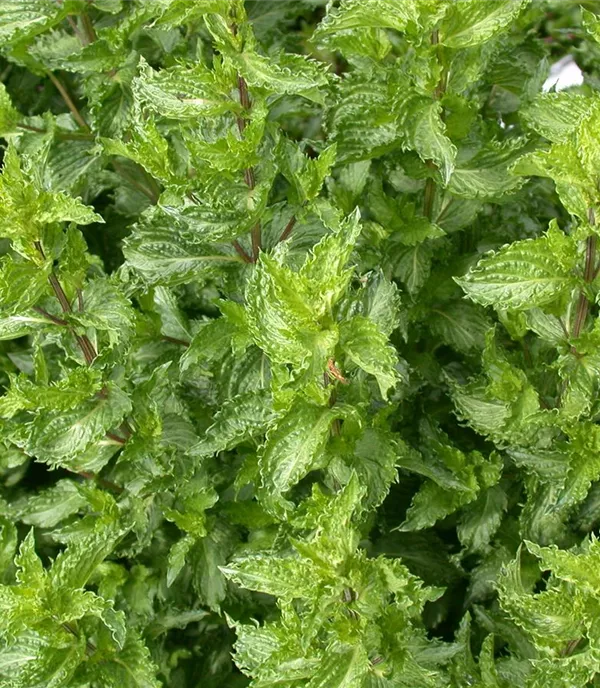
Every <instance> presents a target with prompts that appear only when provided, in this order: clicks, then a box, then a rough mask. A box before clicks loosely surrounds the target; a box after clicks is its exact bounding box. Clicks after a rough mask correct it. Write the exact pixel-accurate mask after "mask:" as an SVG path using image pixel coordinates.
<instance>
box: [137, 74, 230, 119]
mask: <svg viewBox="0 0 600 688" xmlns="http://www.w3.org/2000/svg"><path fill="white" fill-rule="evenodd" d="M231 86H233V84H230V85H229V89H227V88H226V87H225V84H223V83H222V82H221V80H220V79H219V78H218V76H217V75H216V74H215V72H213V71H211V70H210V69H208V68H207V67H206V66H205V65H203V64H202V63H196V64H195V65H193V66H183V65H176V66H173V67H168V68H166V69H161V70H160V71H156V70H154V69H152V67H150V66H149V65H148V64H147V63H146V62H145V61H141V63H140V73H139V75H138V76H137V77H136V78H135V79H134V80H133V83H132V88H133V93H134V95H135V97H136V98H138V99H139V100H140V101H141V102H142V103H144V105H145V106H146V107H147V108H149V109H150V110H151V111H152V112H154V113H156V114H157V115H162V116H163V117H169V118H171V119H180V120H186V119H192V118H195V117H215V116H217V115H222V114H224V113H226V112H229V111H235V110H237V104H236V103H235V101H234V100H233V99H232V98H231V96H230V93H229V90H230V88H231Z"/></svg>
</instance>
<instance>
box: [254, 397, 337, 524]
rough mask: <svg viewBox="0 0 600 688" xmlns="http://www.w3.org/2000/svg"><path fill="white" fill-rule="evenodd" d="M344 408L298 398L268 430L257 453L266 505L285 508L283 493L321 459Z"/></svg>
mask: <svg viewBox="0 0 600 688" xmlns="http://www.w3.org/2000/svg"><path fill="white" fill-rule="evenodd" d="M345 413H347V411H346V410H345V409H343V408H336V407H333V408H329V407H320V406H317V405H315V404H312V403H309V402H307V401H303V400H300V399H299V400H298V401H297V402H295V403H294V405H293V406H292V408H291V409H290V410H289V411H288V412H287V413H286V414H285V415H284V416H283V417H281V418H280V419H279V420H278V421H277V422H276V423H274V425H273V427H272V428H271V429H270V430H269V431H268V433H267V441H266V443H265V445H264V447H263V448H262V450H261V452H260V454H259V468H260V476H261V494H262V499H263V501H264V503H265V506H267V507H268V508H269V509H273V510H275V509H277V508H281V507H283V508H285V507H286V504H287V503H286V501H285V500H284V499H283V495H284V494H285V493H286V492H287V491H288V490H289V489H290V488H292V487H293V486H294V485H295V484H296V483H297V482H298V481H299V480H301V479H302V478H303V477H304V476H305V475H306V474H307V473H308V472H309V471H311V470H314V469H315V468H316V467H317V466H318V464H319V462H320V461H321V460H322V451H323V449H324V448H325V445H326V444H327V440H328V438H329V433H330V428H331V424H332V423H333V421H334V420H335V419H336V418H340V417H342V416H343V415H344V414H345Z"/></svg>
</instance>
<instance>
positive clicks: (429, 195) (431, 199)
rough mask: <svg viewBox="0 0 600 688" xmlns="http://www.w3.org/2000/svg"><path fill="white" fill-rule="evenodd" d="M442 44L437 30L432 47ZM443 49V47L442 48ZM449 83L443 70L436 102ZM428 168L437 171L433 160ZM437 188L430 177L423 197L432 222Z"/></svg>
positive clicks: (428, 216) (435, 93)
mask: <svg viewBox="0 0 600 688" xmlns="http://www.w3.org/2000/svg"><path fill="white" fill-rule="evenodd" d="M439 43H440V35H439V31H438V30H437V29H436V30H435V31H433V33H432V34H431V45H434V46H439ZM440 47H441V46H440ZM438 62H441V60H440V54H439V49H438ZM447 82H448V74H447V72H446V70H445V69H444V68H442V74H441V76H440V80H439V82H438V84H437V86H436V87H435V91H434V93H433V97H434V98H435V99H436V100H441V99H442V98H443V96H444V93H445V92H446V86H447ZM427 167H428V168H429V169H430V170H432V172H433V171H435V170H436V169H437V166H436V164H435V163H434V162H433V160H429V161H428V162H427ZM436 190H437V187H436V183H435V179H434V178H433V177H428V179H427V181H426V182H425V193H424V196H423V215H425V217H426V218H427V219H428V220H429V221H431V220H432V219H433V206H434V203H435V193H436Z"/></svg>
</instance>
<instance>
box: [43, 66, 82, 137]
mask: <svg viewBox="0 0 600 688" xmlns="http://www.w3.org/2000/svg"><path fill="white" fill-rule="evenodd" d="M48 76H49V78H50V81H52V83H53V84H54V86H56V90H57V91H58V92H59V93H60V95H61V97H62V99H63V100H64V101H65V104H66V106H67V107H68V108H69V110H70V111H71V114H72V115H73V117H74V119H75V121H76V122H77V124H79V126H80V127H81V128H82V129H84V130H85V131H89V130H90V128H89V126H88V125H87V122H86V121H85V120H84V119H83V117H82V116H81V113H80V112H79V110H78V109H77V106H76V105H75V103H74V102H73V100H72V99H71V96H70V95H69V92H68V91H67V89H66V88H65V86H64V85H63V83H62V82H61V81H60V79H59V78H58V77H56V76H55V75H54V74H53V73H52V72H48Z"/></svg>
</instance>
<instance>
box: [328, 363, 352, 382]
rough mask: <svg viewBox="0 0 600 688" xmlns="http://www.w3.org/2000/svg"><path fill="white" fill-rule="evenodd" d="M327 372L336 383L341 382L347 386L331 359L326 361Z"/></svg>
mask: <svg viewBox="0 0 600 688" xmlns="http://www.w3.org/2000/svg"><path fill="white" fill-rule="evenodd" d="M327 371H328V373H329V375H330V377H332V378H334V379H336V380H337V381H338V382H341V383H342V384H343V385H347V384H348V380H346V378H345V377H344V376H343V375H342V371H341V370H340V369H339V368H338V367H337V366H336V365H335V361H334V360H333V358H330V359H329V360H328V361H327Z"/></svg>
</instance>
